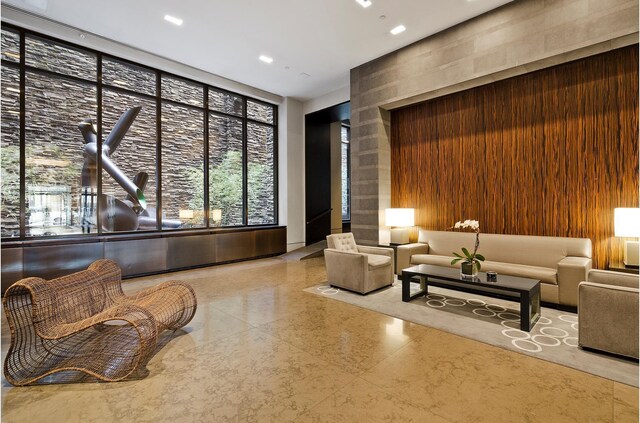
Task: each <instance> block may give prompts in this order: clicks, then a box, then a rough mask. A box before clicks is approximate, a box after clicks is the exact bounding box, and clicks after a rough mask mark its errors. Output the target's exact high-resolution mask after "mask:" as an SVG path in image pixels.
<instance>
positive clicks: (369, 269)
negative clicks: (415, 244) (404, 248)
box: [324, 233, 395, 294]
mask: <svg viewBox="0 0 640 423" xmlns="http://www.w3.org/2000/svg"><path fill="white" fill-rule="evenodd" d="M327 246H328V247H329V248H327V249H325V250H324V259H325V262H326V265H327V279H328V281H329V284H331V285H332V286H337V287H339V288H344V289H347V290H349V291H355V292H359V293H361V294H366V293H369V292H371V291H375V290H376V289H379V288H382V287H384V286H387V285H391V284H392V283H393V281H394V279H395V276H394V269H393V249H392V248H382V247H367V246H362V245H356V241H355V239H354V238H353V234H352V233H345V234H334V235H329V236H327Z"/></svg>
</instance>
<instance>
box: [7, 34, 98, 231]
mask: <svg viewBox="0 0 640 423" xmlns="http://www.w3.org/2000/svg"><path fill="white" fill-rule="evenodd" d="M96 75H97V57H96V55H95V54H92V53H90V52H86V51H82V50H79V49H75V48H71V47H67V46H63V45H60V44H57V43H55V42H53V41H51V40H48V39H43V38H40V37H37V36H32V35H30V34H27V35H26V36H25V80H24V87H25V94H24V97H25V100H24V113H25V116H24V139H25V150H24V151H25V162H24V167H25V193H24V198H25V205H24V207H25V235H26V236H27V237H38V236H53V235H71V234H75V235H77V234H88V233H91V232H94V231H95V225H96V222H95V216H96V207H95V206H96V204H97V198H96V196H95V195H96V194H97V192H96V191H95V190H92V189H91V186H90V185H89V184H88V183H86V182H87V179H86V178H84V179H83V178H82V177H81V175H82V174H83V172H84V173H86V171H87V169H85V166H84V163H85V161H84V159H83V146H84V144H83V141H82V136H81V134H80V132H79V130H78V124H79V122H81V121H82V120H84V119H92V120H94V121H95V120H96V118H97V110H98V105H97V84H96ZM3 126H4V122H3Z"/></svg>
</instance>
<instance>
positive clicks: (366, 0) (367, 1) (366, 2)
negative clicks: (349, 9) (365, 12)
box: [356, 0, 371, 9]
mask: <svg viewBox="0 0 640 423" xmlns="http://www.w3.org/2000/svg"><path fill="white" fill-rule="evenodd" d="M356 2H357V3H358V4H359V5H360V6H362V7H364V8H365V9H366V8H367V7H369V6H371V0H356Z"/></svg>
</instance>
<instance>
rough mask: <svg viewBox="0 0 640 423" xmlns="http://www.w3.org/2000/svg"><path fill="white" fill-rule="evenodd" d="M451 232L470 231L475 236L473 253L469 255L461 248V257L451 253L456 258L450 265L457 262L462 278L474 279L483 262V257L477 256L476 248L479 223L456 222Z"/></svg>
mask: <svg viewBox="0 0 640 423" xmlns="http://www.w3.org/2000/svg"><path fill="white" fill-rule="evenodd" d="M449 229H451V230H455V229H458V230H465V229H471V230H472V231H473V232H475V234H476V243H475V246H474V248H473V253H470V252H469V250H467V249H466V248H464V247H462V255H460V254H458V253H455V252H454V253H453V255H454V256H455V257H456V258H454V259H453V260H451V264H452V265H453V264H456V263H458V262H462V263H461V265H460V273H461V274H462V276H463V277H465V276H470V277H475V276H476V275H477V274H478V271H479V270H480V267H481V265H480V262H481V261H484V256H483V255H482V254H478V247H479V246H480V223H478V221H477V220H465V221H464V222H456V223H455V225H453V226H452V227H451V228H449Z"/></svg>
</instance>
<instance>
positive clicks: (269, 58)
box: [259, 55, 273, 63]
mask: <svg viewBox="0 0 640 423" xmlns="http://www.w3.org/2000/svg"><path fill="white" fill-rule="evenodd" d="M259 59H260V60H262V61H263V62H265V63H271V62H273V58H271V57H269V56H265V55H262V56H260V57H259Z"/></svg>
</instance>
